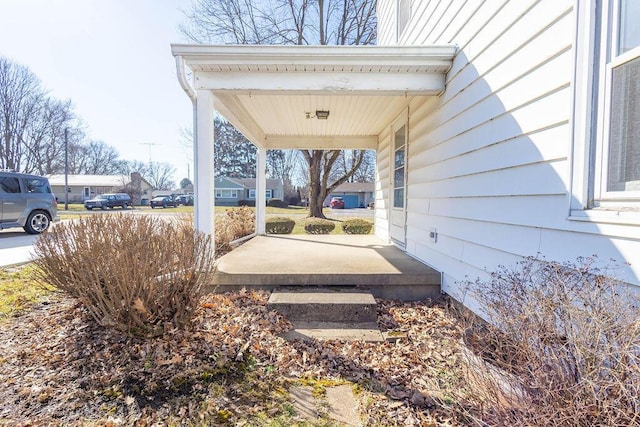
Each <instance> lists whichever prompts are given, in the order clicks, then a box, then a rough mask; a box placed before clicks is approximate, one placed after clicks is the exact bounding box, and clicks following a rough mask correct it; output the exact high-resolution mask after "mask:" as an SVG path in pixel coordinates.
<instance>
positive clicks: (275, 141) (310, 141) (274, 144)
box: [266, 135, 378, 150]
mask: <svg viewBox="0 0 640 427" xmlns="http://www.w3.org/2000/svg"><path fill="white" fill-rule="evenodd" d="M266 146H267V148H269V149H278V150H290V149H302V150H320V149H327V150H342V149H345V150H375V149H377V148H378V137H377V136H375V135H371V136H315V135H314V136H304V135H301V136H291V135H267V139H266Z"/></svg>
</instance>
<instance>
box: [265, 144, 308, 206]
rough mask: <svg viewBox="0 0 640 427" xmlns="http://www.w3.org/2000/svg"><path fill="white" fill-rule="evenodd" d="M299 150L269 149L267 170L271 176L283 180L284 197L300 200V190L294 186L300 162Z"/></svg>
mask: <svg viewBox="0 0 640 427" xmlns="http://www.w3.org/2000/svg"><path fill="white" fill-rule="evenodd" d="M300 157H301V156H300V151H299V150H268V151H267V171H268V175H269V177H270V178H274V179H280V180H282V186H283V189H284V199H286V200H294V201H295V203H297V202H299V200H298V198H299V195H298V192H297V191H296V189H295V187H294V186H293V181H294V175H295V174H296V172H297V170H298V169H299V167H298V166H299V164H300Z"/></svg>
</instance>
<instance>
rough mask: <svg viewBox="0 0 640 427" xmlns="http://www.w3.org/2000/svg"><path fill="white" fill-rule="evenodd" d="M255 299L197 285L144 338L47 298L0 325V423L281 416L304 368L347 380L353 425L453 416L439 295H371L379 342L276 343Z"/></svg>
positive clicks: (266, 419) (279, 324)
mask: <svg viewBox="0 0 640 427" xmlns="http://www.w3.org/2000/svg"><path fill="white" fill-rule="evenodd" d="M267 299H268V293H267V292H262V291H246V290H243V291H239V292H235V293H227V294H210V295H206V296H204V297H203V298H202V300H201V302H200V307H199V309H198V311H197V313H196V315H195V317H194V318H193V320H192V322H191V325H190V327H189V328H188V330H185V331H179V330H168V331H166V332H165V334H164V335H163V336H161V337H158V338H154V339H147V340H144V339H139V338H131V337H128V336H124V335H122V334H120V333H118V332H116V331H113V330H110V329H108V328H104V327H101V326H100V325H98V324H96V323H95V322H93V321H92V320H91V319H90V317H89V315H88V314H87V312H86V311H85V310H84V309H83V308H82V307H81V306H80V305H78V304H77V303H76V302H75V301H74V300H72V299H68V298H64V297H62V296H56V297H52V298H51V299H49V300H48V301H45V302H43V303H40V304H38V305H36V306H34V308H33V309H32V310H31V311H29V312H27V313H24V314H23V315H21V316H19V317H15V318H14V319H11V321H10V322H7V323H6V324H4V325H2V327H1V329H0V383H2V384H3V387H2V388H0V424H2V423H3V422H8V423H12V424H17V425H39V424H64V425H69V424H82V425H86V424H97V425H140V426H147V425H164V424H175V425H180V424H189V425H190V424H206V425H269V423H273V422H274V420H277V421H278V422H279V423H280V424H279V425H290V424H293V423H296V422H299V421H301V420H299V419H297V418H296V415H295V414H294V413H293V411H292V409H291V408H292V407H291V404H290V401H289V396H288V393H287V389H288V388H289V387H290V386H291V385H292V384H294V383H295V381H297V380H299V379H304V378H315V379H326V380H332V379H333V380H339V381H348V382H350V383H353V384H354V390H356V394H357V397H358V399H359V401H360V406H361V407H360V411H361V413H362V414H363V424H364V425H407V426H411V425H448V424H457V423H459V422H460V420H456V419H455V416H454V411H452V410H451V408H450V407H449V406H448V405H449V404H451V403H453V402H454V401H456V400H457V399H462V398H464V396H465V391H464V389H465V385H464V380H463V376H462V375H461V374H460V372H461V371H460V369H459V364H460V357H461V356H460V349H459V342H460V337H461V331H460V327H459V325H458V324H457V323H456V321H455V319H454V318H453V317H452V316H451V315H449V314H448V313H447V310H446V308H445V307H444V305H443V303H440V302H436V303H432V302H429V301H426V302H420V303H400V302H393V301H385V300H379V301H378V310H379V312H378V317H379V324H380V327H381V329H382V330H383V331H386V332H387V333H388V334H389V335H390V336H394V335H395V336H396V337H398V338H397V339H395V340H390V341H387V342H384V343H363V342H335V341H312V342H301V341H296V342H287V341H285V340H284V339H282V338H281V337H280V334H281V333H283V332H285V331H286V330H288V329H289V328H290V327H291V325H290V324H289V323H288V322H287V321H286V320H285V319H284V318H282V317H281V316H280V315H278V314H277V313H275V312H270V311H268V310H267V307H266V304H267ZM272 425H278V424H272Z"/></svg>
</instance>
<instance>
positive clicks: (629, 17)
mask: <svg viewBox="0 0 640 427" xmlns="http://www.w3.org/2000/svg"><path fill="white" fill-rule="evenodd" d="M638 46H640V1H638V0H621V1H620V36H619V45H618V55H620V54H622V53H625V52H627V51H629V50H631V49H633V48H635V47H638Z"/></svg>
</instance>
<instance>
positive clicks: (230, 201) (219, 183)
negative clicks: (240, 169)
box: [214, 177, 284, 206]
mask: <svg viewBox="0 0 640 427" xmlns="http://www.w3.org/2000/svg"><path fill="white" fill-rule="evenodd" d="M214 187H215V204H216V206H238V202H239V201H240V200H255V199H256V179H255V178H229V177H220V178H216V180H215V183H214ZM283 196H284V190H283V185H282V181H281V180H279V179H267V190H266V197H267V200H269V199H282V198H283Z"/></svg>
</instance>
